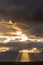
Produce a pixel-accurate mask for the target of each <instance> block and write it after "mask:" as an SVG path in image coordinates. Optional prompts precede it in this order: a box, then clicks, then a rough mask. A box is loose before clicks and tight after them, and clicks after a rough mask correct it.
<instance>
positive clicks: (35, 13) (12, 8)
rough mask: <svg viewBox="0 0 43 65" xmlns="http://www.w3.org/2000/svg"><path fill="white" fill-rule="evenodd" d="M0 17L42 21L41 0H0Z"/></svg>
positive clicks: (42, 5)
mask: <svg viewBox="0 0 43 65" xmlns="http://www.w3.org/2000/svg"><path fill="white" fill-rule="evenodd" d="M0 18H4V19H8V20H9V19H10V18H11V19H12V20H25V21H28V22H29V20H34V19H35V20H39V21H40V20H41V22H42V20H43V0H0ZM36 22H37V21H36ZM36 22H35V23H36Z"/></svg>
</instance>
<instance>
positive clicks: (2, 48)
mask: <svg viewBox="0 0 43 65" xmlns="http://www.w3.org/2000/svg"><path fill="white" fill-rule="evenodd" d="M11 49H12V48H11V47H4V46H3V47H0V52H6V51H9V50H11Z"/></svg>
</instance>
